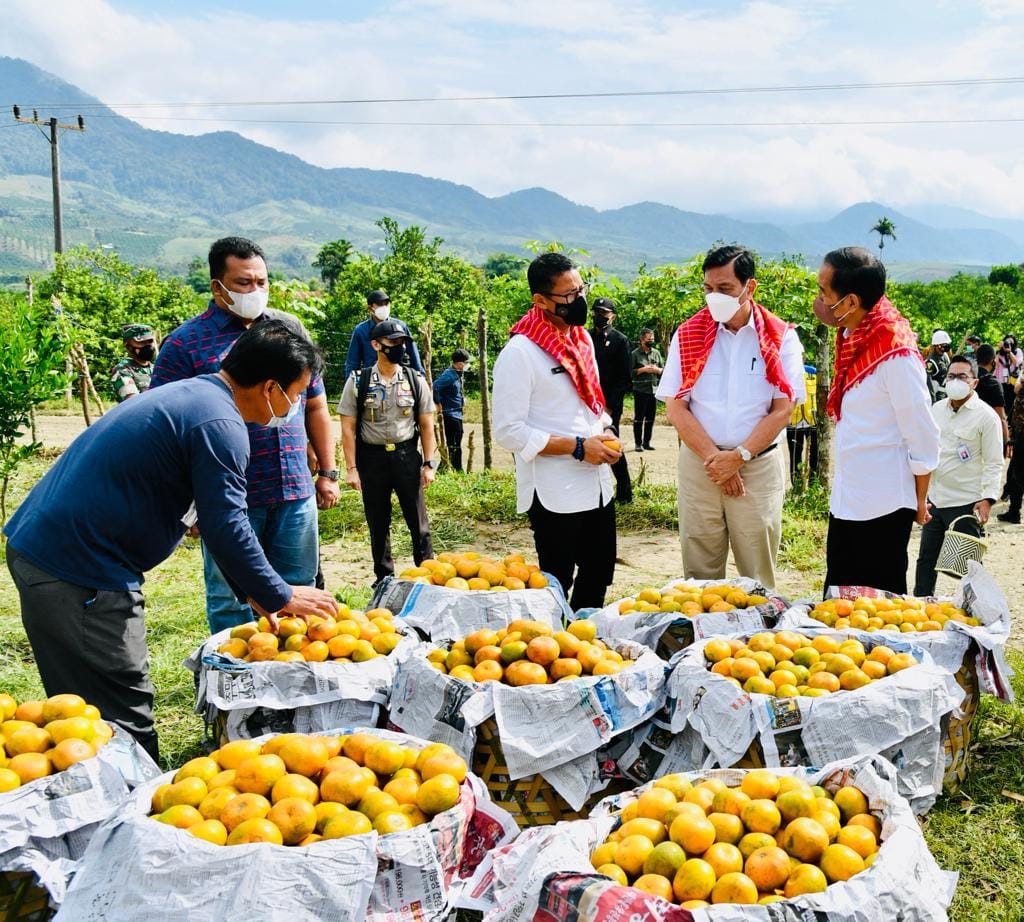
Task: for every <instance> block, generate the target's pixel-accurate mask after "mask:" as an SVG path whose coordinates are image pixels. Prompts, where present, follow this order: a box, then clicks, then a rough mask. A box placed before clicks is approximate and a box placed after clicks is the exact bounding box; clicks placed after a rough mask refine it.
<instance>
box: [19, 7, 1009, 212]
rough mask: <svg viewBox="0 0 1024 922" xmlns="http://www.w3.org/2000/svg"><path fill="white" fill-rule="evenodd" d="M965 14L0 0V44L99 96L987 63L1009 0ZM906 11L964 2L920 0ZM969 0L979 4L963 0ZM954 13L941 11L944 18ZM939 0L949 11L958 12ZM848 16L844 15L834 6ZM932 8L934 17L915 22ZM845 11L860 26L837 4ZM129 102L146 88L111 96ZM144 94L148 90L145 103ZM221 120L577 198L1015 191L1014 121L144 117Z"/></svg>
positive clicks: (256, 93)
mask: <svg viewBox="0 0 1024 922" xmlns="http://www.w3.org/2000/svg"><path fill="white" fill-rule="evenodd" d="M979 2H980V3H981V7H983V8H984V9H983V12H984V15H985V16H987V17H989V18H988V19H985V18H983V17H981V16H979V18H978V20H977V22H976V24H975V25H974V26H973V27H972V28H968V29H963V28H957V29H955V30H954V29H953V28H950V29H949V30H947V31H945V32H943V31H941V30H940V31H936V30H934V29H932V31H931V32H929V33H928V35H927V37H919V36H918V31H917V26H918V21H917V20H914V19H913V18H912V17H910V16H909V15H908V17H907V18H906V20H905V21H903V27H902V28H898V26H900V21H899V20H894V21H893V22H892V23H889V24H888V25H889V27H887V29H886V30H885V31H884V32H883V33H879V32H878V30H877V29H875V28H874V25H873V23H872V21H870V18H869V19H868V21H864V22H860V21H859V20H858V19H857V18H854V19H853V20H851V19H849V18H843V17H851V15H852V14H851V12H850V9H849V8H848V7H847V6H846V5H845V4H841V3H832V2H817V3H811V2H793V3H788V2H787V3H781V2H768V0H754V2H748V3H744V4H740V5H728V6H727V7H726V6H725V5H723V6H722V7H721V8H717V7H711V6H702V7H699V8H698V7H697V6H696V5H694V4H689V5H683V4H679V3H671V4H669V3H661V4H658V3H656V2H655V0H630V2H621V3H620V2H615V0H566V2H565V3H557V4H553V3H550V0H516V2H512V0H492V2H490V3H486V4H482V3H478V2H474V0H393V2H392V3H391V4H388V5H381V7H380V8H379V9H378V11H377V12H375V13H374V14H372V15H370V16H368V17H366V18H363V19H361V20H358V21H354V22H348V21H341V20H332V19H329V18H327V17H328V14H327V13H326V12H325V13H324V14H323V15H324V18H323V19H322V20H317V21H311V20H302V19H298V20H297V19H295V18H290V19H279V20H273V21H269V20H267V19H265V18H263V17H259V16H256V15H254V14H251V13H246V12H235V11H231V10H227V9H225V8H224V7H223V6H222V7H220V8H216V9H214V8H211V10H212V11H211V12H208V13H204V14H186V13H171V14H167V13H165V14H162V15H158V14H152V13H145V14H136V13H130V12H126V11H125V10H123V9H119V8H118V7H117V6H116V5H115V4H114V3H112V2H107V0H49V2H48V3H46V4H40V3H38V2H36V0H8V3H7V7H8V8H9V9H8V12H7V14H6V17H5V30H4V33H3V34H2V35H0V54H9V55H14V56H25V57H28V58H29V59H30V60H32V61H33V62H34V63H37V64H39V65H40V66H43V67H46V68H47V69H49V70H52V71H53V72H54V73H56V74H57V75H58V76H60V77H62V78H63V79H66V80H68V81H70V82H72V83H75V84H77V85H79V86H80V87H82V88H83V89H85V90H86V91H88V92H90V93H92V94H93V95H96V96H98V97H100V98H101V99H103V100H109V101H111V102H114V103H138V102H143V101H152V100H155V99H160V100H180V101H204V100H205V101H225V100H228V101H233V100H260V99H303V98H306V99H324V98H332V99H337V98H370V97H372V98H379V97H406V96H435V95H441V96H460V95H492V94H507V93H528V92H540V93H552V92H559V91H579V92H595V91H606V90H618V89H629V90H637V89H650V88H658V89H664V88H685V87H704V88H712V87H726V86H751V85H778V84H804V83H849V82H865V81H877V80H880V79H884V80H921V79H948V78H950V77H964V76H967V77H977V76H985V75H989V76H1005V75H1015V74H1017V73H1018V72H1019V66H1018V62H1017V59H1018V57H1019V48H1020V47H1021V44H1022V42H1021V40H1022V38H1024V27H1022V26H1020V25H1019V24H1016V23H1015V22H1014V21H1013V20H1012V18H1011V17H1010V14H1011V13H1014V12H1015V11H1016V10H1019V9H1020V8H1021V6H1022V4H1021V3H1019V2H1018V3H1010V2H997V0H979ZM908 6H915V11H916V12H915V15H917V16H918V17H922V16H931V17H933V19H934V17H936V16H943V15H946V16H949V17H953V18H956V17H958V16H959V15H960V11H959V10H958V9H957V7H958V5H957V4H947V7H948V9H944V8H943V7H939V8H938V12H935V10H936V8H935V7H934V5H931V4H924V3H922V4H918V5H913V4H908ZM981 7H979V9H981ZM950 21H951V22H952V21H953V19H951V20H950ZM957 21H959V20H957ZM851 22H853V24H851ZM932 24H933V25H934V22H932ZM854 25H858V26H859V29H860V30H859V31H857V29H855V28H854ZM1018 93H1019V87H1009V88H986V89H970V90H967V89H955V88H943V89H936V90H927V91H924V90H876V91H857V92H848V91H831V92H826V93H801V94H756V95H744V96H687V97H675V98H661V99H621V98H620V99H600V100H592V101H586V100H577V101H548V102H526V101H503V102H488V103H468V102H463V103H433V104H424V105H418V106H412V105H360V106H348V107H327V106H322V107H321V106H309V107H301V108H300V107H296V108H293V109H283V108H274V109H259V110H241V111H239V110H223V109H213V110H211V109H194V110H188V109H186V110H184V111H174V112H173V114H174V115H175V116H178V117H182V116H186V117H187V116H200V117H202V118H207V119H209V118H217V117H218V116H229V115H232V114H233V115H235V116H236V117H238V118H250V119H252V118H256V119H258V118H271V119H312V120H337V121H346V120H347V121H352V120H363V121H468V122H476V123H480V122H484V123H486V122H497V121H501V122H526V123H533V122H538V121H562V122H566V121H568V122H583V123H608V124H620V125H621V124H623V123H627V124H628V123H635V122H650V121H673V122H676V121H678V122H712V121H725V122H731V121H741V122H742V121H752V120H755V121H811V122H813V121H822V120H830V121H858V120H878V119H898V118H929V117H931V118H934V117H959V118H976V117H989V116H993V115H997V116H1003V117H1017V116H1018V109H1017V96H1018ZM122 111H123V113H124V114H127V115H129V116H131V115H132V114H133V113H139V112H141V111H143V110H139V109H131V108H124V109H123V110H122ZM146 114H147V115H153V114H154V113H152V112H148V111H147V113H146ZM142 124H144V125H145V126H146V127H162V128H165V129H167V130H171V131H178V132H184V131H188V132H193V133H199V132H205V131H212V130H216V129H219V128H227V129H231V130H237V131H239V132H240V133H242V134H245V135H246V136H248V137H251V138H253V139H254V140H257V141H260V142H261V143H265V144H269V145H271V146H273V147H276V148H279V149H282V150H287V151H289V152H291V153H294V154H297V155H298V156H301V157H303V158H305V159H307V160H309V161H310V162H313V163H316V164H318V165H321V166H363V167H371V168H381V169H393V170H404V171H409V172H418V173H423V174H424V175H428V176H435V177H441V178H445V179H450V180H453V181H455V182H460V183H465V184H468V185H472V186H474V187H475V188H477V189H479V190H480V191H482V192H484V193H486V194H502V193H506V192H509V191H513V190H515V189H518V188H524V187H528V186H535V185H543V186H546V187H548V188H551V189H553V190H555V191H557V192H560V193H562V194H564V195H566V196H567V197H569V198H571V199H573V200H575V201H580V202H584V203H587V204H592V205H595V206H597V207H616V206H620V205H624V204H628V203H630V202H634V201H640V200H645V199H647V200H654V201H661V202H666V203H668V204H673V205H677V206H679V207H682V208H687V209H691V210H701V211H734V212H735V211H741V210H746V209H754V208H800V209H806V208H809V207H816V206H817V207H821V208H822V209H829V208H839V207H844V206H846V205H849V204H852V203H853V202H856V201H862V200H865V199H878V200H883V201H886V202H888V203H892V204H894V205H901V204H902V205H906V204H913V203H915V202H939V201H941V202H948V203H951V204H959V205H963V206H965V207H973V208H977V209H978V210H981V211H989V212H992V213H998V214H1007V215H1024V195H1022V193H1021V192H1020V191H1019V190H1020V189H1022V188H1024V186H1022V183H1021V180H1022V179H1024V175H1022V173H1024V168H1022V167H1020V166H1018V163H1017V161H1018V157H1017V151H1018V150H1019V149H1020V146H1021V141H1022V140H1024V128H1017V127H1013V126H1000V127H995V126H982V125H979V126H976V127H960V128H956V129H954V128H948V127H947V128H940V127H934V128H927V127H923V126H922V127H920V128H918V127H905V128H901V129H885V128H882V127H871V126H865V127H857V126H832V127H820V128H814V127H800V126H793V127H788V128H787V127H778V128H745V129H744V128H733V129H728V128H703V129H701V128H689V129H687V128H664V129H659V128H653V127H652V128H646V127H635V128H599V127H595V128H578V129H568V128H558V129H537V128H495V127H474V128H440V127H438V128H433V127H423V128H409V127H406V128H396V127H378V128H370V127H358V126H344V125H333V126H332V125H308V126H303V125H284V124H276V125H272V124H255V123H238V124H235V123H231V122H227V121H225V122H223V123H216V122H185V121H170V120H168V121H166V122H159V121H151V120H146V121H143V122H142Z"/></svg>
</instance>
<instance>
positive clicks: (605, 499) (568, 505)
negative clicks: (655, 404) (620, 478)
mask: <svg viewBox="0 0 1024 922" xmlns="http://www.w3.org/2000/svg"><path fill="white" fill-rule="evenodd" d="M493 403H494V413H493V423H494V439H495V441H496V442H497V443H498V444H499V445H500V446H501V447H502V448H505V449H508V450H509V451H511V452H512V453H513V454H514V455H515V461H516V511H517V512H527V511H528V510H529V508H530V506H532V505H533V497H534V493H536V495H537V496H538V497H539V499H540V502H541V505H543V506H544V508H545V509H547V510H548V511H549V512H583V511H586V510H588V509H596V508H597V507H598V506H599V505H603V504H607V503H610V502H611V501H612V492H613V491H612V475H611V470H610V469H609V467H608V465H607V464H590V463H589V462H587V461H577V460H576V459H575V458H574V457H573V456H572V455H541V454H540V453H539V452H540V451H541V450H542V449H543V448H544V447H545V446H546V445H547V444H548V439H549V438H550V437H551V436H553V435H554V436H569V437H575V436H582V437H583V438H585V439H586V438H590V436H592V435H600V434H601V433H602V432H603V431H604V429H605V426H609V425H611V418H610V417H609V416H608V415H607V414H602V415H601V416H598V415H596V414H595V413H594V412H593V411H592V410H591V409H590V408H589V407H588V406H586V404H584V403H583V401H582V400H581V399H580V396H579V394H578V393H577V392H576V388H575V386H574V385H573V383H572V378H570V377H569V375H568V374H567V373H566V371H565V369H564V368H562V366H561V365H559V364H558V362H556V361H555V360H554V359H553V358H552V357H551V356H550V355H548V353H546V352H545V351H544V350H543V349H541V348H540V346H538V345H536V344H535V343H533V342H531V341H530V340H529V339H527V338H526V337H525V336H513V337H512V339H511V340H509V342H508V345H506V346H505V348H504V349H502V350H501V354H500V355H499V356H498V360H497V362H495V363H494V398H493Z"/></svg>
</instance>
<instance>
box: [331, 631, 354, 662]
mask: <svg viewBox="0 0 1024 922" xmlns="http://www.w3.org/2000/svg"><path fill="white" fill-rule="evenodd" d="M356 641H357V638H355V637H353V636H352V635H351V634H337V635H336V636H334V637H332V638H331V639H330V640H328V641H327V650H328V652H329V654H330V656H331V659H345V658H346V657H349V656H351V655H352V652H353V651H354V650H355V648H356Z"/></svg>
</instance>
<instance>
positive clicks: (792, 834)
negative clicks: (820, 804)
mask: <svg viewBox="0 0 1024 922" xmlns="http://www.w3.org/2000/svg"><path fill="white" fill-rule="evenodd" d="M828 843H829V834H828V831H827V830H826V828H825V826H824V825H822V823H821V822H819V821H818V820H817V819H813V818H811V817H807V816H802V817H798V818H797V819H795V820H793V821H792V822H791V823H790V824H789V825H788V826H786V830H785V833H784V834H783V838H782V847H783V848H784V849H785V850H786V851H787V852H789V854H790V855H792V856H793V857H794V858H799V859H800V861H804V862H815V861H817V860H818V859H819V858H821V855H822V853H823V852H824V851H825V849H826V848H828Z"/></svg>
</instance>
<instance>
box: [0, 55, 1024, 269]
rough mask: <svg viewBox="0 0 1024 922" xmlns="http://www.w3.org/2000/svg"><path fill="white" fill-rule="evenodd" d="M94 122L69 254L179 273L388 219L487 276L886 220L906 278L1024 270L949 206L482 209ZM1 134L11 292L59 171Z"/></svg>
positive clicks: (46, 85) (13, 85)
mask: <svg viewBox="0 0 1024 922" xmlns="http://www.w3.org/2000/svg"><path fill="white" fill-rule="evenodd" d="M0 88H2V91H3V96H2V97H0V105H3V104H7V103H9V104H12V105H13V104H18V105H20V106H21V107H22V109H23V110H24V111H25V112H26V113H27V112H28V111H29V110H31V109H32V107H33V106H35V105H40V104H44V103H55V102H59V103H60V104H61V107H60V110H59V113H57V114H60V115H61V116H62V117H64V118H69V117H71V115H70V114H71V113H75V114H76V106H79V105H83V104H89V105H90V106H95V105H96V104H98V103H99V102H100V101H99V100H97V99H95V98H94V97H92V96H90V95H88V94H87V93H85V92H83V91H82V90H80V89H79V88H77V87H75V86H73V85H71V84H69V83H66V82H64V81H62V80H61V79H59V78H58V77H56V76H54V75H53V74H50V73H48V72H46V71H44V70H41V69H40V68H38V67H36V66H34V65H33V64H30V63H29V62H27V61H24V60H21V59H17V58H5V57H0ZM41 114H43V115H45V116H48V115H49V114H51V113H50V111H49V110H47V111H46V112H45V113H41ZM85 115H86V126H87V131H86V132H85V133H84V134H79V133H77V132H69V133H67V134H66V135H64V137H63V139H62V142H61V163H62V177H63V196H64V221H65V238H66V245H74V244H77V243H86V244H89V245H91V246H96V245H100V246H104V247H108V248H113V249H115V250H116V251H118V252H119V253H121V254H122V255H123V256H124V257H125V258H127V259H129V260H132V261H135V262H140V263H144V264H151V265H157V266H159V267H161V268H164V269H168V270H172V271H182V270H183V269H184V267H185V266H186V265H187V263H188V261H189V259H191V258H192V257H193V256H195V255H200V254H203V253H204V252H205V250H206V248H207V247H208V245H209V243H210V241H211V240H213V239H215V238H216V237H218V236H221V235H223V234H227V233H242V234H246V235H249V236H252V237H255V238H257V239H258V240H260V241H261V242H262V243H263V244H264V245H265V248H266V249H267V252H268V255H269V257H270V258H271V260H272V262H274V263H275V264H276V265H279V266H282V267H285V268H288V269H290V270H291V271H293V272H297V273H298V274H300V275H310V274H312V270H311V269H310V266H309V264H310V261H311V260H312V258H313V256H314V255H315V253H316V251H317V250H318V248H319V247H320V245H321V244H323V243H324V242H326V241H328V240H334V239H337V238H339V237H343V238H345V239H347V240H350V241H351V242H352V243H353V244H354V245H355V246H356V248H357V249H361V250H366V251H370V252H375V251H379V248H380V246H381V233H380V231H379V229H378V228H377V227H376V226H375V224H374V222H375V221H376V220H377V219H379V218H380V217H381V216H382V215H389V216H391V217H393V218H395V219H396V220H398V221H399V222H400V223H403V224H407V223H415V224H420V225H422V226H424V227H425V228H426V229H427V231H428V233H429V234H431V235H437V236H440V237H443V238H444V239H445V241H446V244H447V245H448V246H449V247H450V248H451V249H453V250H454V251H456V252H458V253H460V254H461V255H463V256H465V257H467V258H470V259H472V260H474V261H477V262H480V261H482V260H483V259H484V258H486V256H487V255H488V254H490V253H494V252H513V253H520V254H522V253H523V252H524V251H523V249H522V248H523V244H524V242H525V241H526V240H532V239H536V240H561V241H564V242H565V243H566V244H567V245H569V246H574V247H580V248H583V249H586V250H587V251H588V252H589V253H590V256H591V259H592V260H593V261H594V262H596V263H597V264H599V265H600V266H602V267H603V268H606V269H608V270H610V271H613V272H619V273H622V274H624V275H627V276H628V275H631V274H632V273H634V272H635V271H636V267H637V265H638V264H639V263H641V262H644V263H647V264H649V265H659V264H662V263H666V262H677V261H679V260H680V259H685V258H687V257H689V256H690V255H692V254H693V253H696V252H699V251H701V250H704V249H706V248H707V247H708V246H709V245H710V244H712V243H714V242H715V241H719V240H724V241H740V242H743V243H745V244H747V245H749V246H751V247H753V248H754V249H756V250H758V251H759V252H760V253H761V254H762V255H765V256H773V255H779V254H782V253H788V254H802V255H803V257H804V258H805V259H806V260H807V262H808V264H811V265H816V264H817V259H818V257H820V255H821V254H822V253H824V252H827V251H828V250H829V249H832V248H833V247H836V246H841V245H847V244H861V245H864V246H869V247H874V246H876V245H877V240H876V239H875V237H874V236H873V235H872V234H871V232H870V228H871V227H872V225H874V224H875V222H876V221H878V219H879V218H881V217H883V216H885V217H888V218H889V219H890V220H891V221H892V222H893V223H894V224H895V226H896V233H897V239H896V240H895V241H887V245H886V248H885V250H884V251H883V253H882V255H883V258H884V259H885V260H886V262H887V264H888V265H889V266H890V269H892V270H894V271H893V275H894V277H897V278H899V277H901V276H902V277H922V278H929V277H937V276H943V275H948V274H950V273H951V272H952V271H956V270H957V269H966V270H967V271H975V272H982V271H987V269H988V267H989V266H991V265H993V264H1003V263H1010V262H1013V263H1018V262H1021V261H1022V258H1024V221H1014V220H1009V219H998V218H990V217H987V216H985V215H981V214H978V213H976V212H973V211H970V210H967V209H960V208H953V207H950V206H944V205H941V204H937V205H922V206H917V207H916V208H913V209H910V208H908V209H904V210H903V211H897V210H895V209H893V208H891V207H889V206H887V205H885V204H882V203H878V202H862V203H859V204H856V205H853V206H851V207H849V208H846V209H845V210H843V211H841V212H839V213H838V214H835V215H833V216H831V217H828V218H820V219H818V220H807V219H806V217H804V218H803V219H801V220H792V219H787V217H786V216H785V214H783V213H778V214H771V213H767V214H761V215H757V216H737V217H731V216H728V215H724V214H702V213H698V212H692V211H684V210H682V209H679V208H675V207H672V206H670V205H665V204H659V203H657V202H639V203H636V204H633V205H628V206H626V207H623V208H615V209H608V210H599V209H596V208H592V207H590V206H587V205H582V204H577V203H575V202H572V201H570V200H569V199H567V198H564V197H563V196H560V195H558V194H557V193H555V192H552V191H550V190H548V189H542V188H531V189H523V190H520V191H517V192H513V193H510V194H508V195H502V196H497V197H488V196H485V195H482V194H480V193H479V192H476V191H475V190H473V189H471V188H470V187H469V186H465V185H459V184H457V183H453V182H449V181H446V180H440V179H432V178H429V177H426V176H420V175H417V174H413V173H401V172H395V171H388V170H370V169H363V168H346V167H341V168H336V169H324V168H321V167H316V166H313V165H311V164H309V163H306V162H305V161H303V160H301V159H300V158H298V157H296V156H294V155H292V154H288V153H284V152H282V151H279V150H275V149H273V148H271V147H267V146H264V145H261V144H257V143H256V142H254V141H251V140H248V139H247V138H244V137H242V136H241V135H239V134H236V133H235V132H230V131H218V132H212V133H209V134H203V135H198V136H196V135H181V134H174V133H171V132H166V131H154V130H150V129H147V128H143V127H142V126H140V125H139V124H137V123H136V122H133V121H131V120H130V119H127V118H124V117H122V116H119V115H117V114H116V113H115V112H113V110H111V109H109V108H105V107H101V108H89V109H87V110H86V112H85ZM0 124H2V125H3V130H0V276H6V277H7V278H8V279H10V278H12V277H15V276H16V274H19V273H24V272H25V271H30V270H33V269H39V268H42V267H45V266H46V265H47V264H48V262H49V260H50V251H51V248H52V216H51V211H50V177H49V173H50V169H49V167H50V158H49V151H48V149H47V148H48V145H47V143H46V142H45V140H44V139H43V138H41V137H40V135H39V132H38V131H36V130H35V129H34V128H32V127H31V126H29V125H18V124H15V123H13V122H12V123H9V124H4V123H0Z"/></svg>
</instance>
